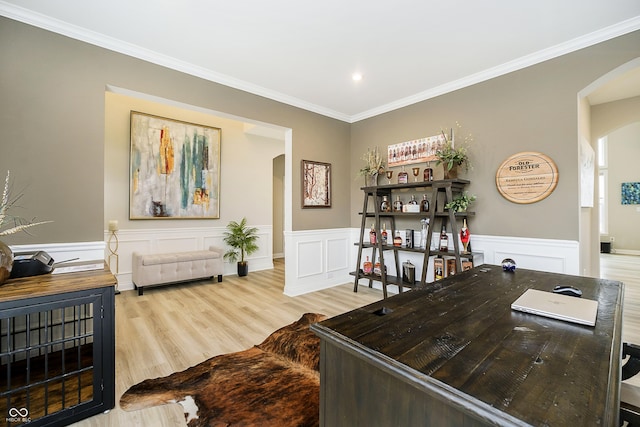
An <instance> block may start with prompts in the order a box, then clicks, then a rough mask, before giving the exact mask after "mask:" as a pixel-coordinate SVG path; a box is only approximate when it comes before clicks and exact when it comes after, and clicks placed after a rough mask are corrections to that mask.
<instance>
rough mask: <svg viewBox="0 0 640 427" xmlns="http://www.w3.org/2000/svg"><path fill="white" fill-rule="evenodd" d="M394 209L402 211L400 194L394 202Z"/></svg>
mask: <svg viewBox="0 0 640 427" xmlns="http://www.w3.org/2000/svg"><path fill="white" fill-rule="evenodd" d="M393 211H394V212H402V200H400V196H397V197H396V201H395V202H393Z"/></svg>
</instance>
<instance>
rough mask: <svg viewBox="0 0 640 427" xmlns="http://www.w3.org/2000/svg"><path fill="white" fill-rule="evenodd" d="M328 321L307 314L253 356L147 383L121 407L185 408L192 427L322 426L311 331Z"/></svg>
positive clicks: (219, 360)
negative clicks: (172, 406) (168, 404)
mask: <svg viewBox="0 0 640 427" xmlns="http://www.w3.org/2000/svg"><path fill="white" fill-rule="evenodd" d="M325 318H326V316H324V315H322V314H313V313H307V314H305V315H303V316H302V317H301V318H300V319H299V320H298V321H296V322H294V323H292V324H290V325H287V326H285V327H283V328H280V329H278V330H277V331H275V332H274V333H272V334H271V335H269V337H267V339H265V340H264V341H263V342H262V343H261V344H258V345H256V346H254V347H252V348H250V349H248V350H244V351H239V352H237V353H229V354H222V355H219V356H215V357H212V358H211V359H209V360H206V361H204V362H202V363H200V364H198V365H196V366H192V367H191V368H188V369H186V370H184V371H182V372H176V373H174V374H171V375H169V376H167V377H163V378H156V379H148V380H144V381H143V382H141V383H139V384H136V385H134V386H133V387H131V388H130V389H129V390H127V391H126V392H125V393H124V394H123V395H122V397H121V398H120V407H121V408H122V409H124V410H126V411H133V410H137V409H143V408H149V407H152V406H157V405H164V404H167V403H180V404H181V405H182V406H183V408H184V413H185V419H186V420H187V425H188V426H189V427H199V426H203V427H204V426H216V427H218V426H278V427H280V426H282V427H287V426H292V427H293V426H317V425H318V424H319V400H320V374H319V372H318V368H319V363H320V342H319V339H318V338H317V337H316V336H315V335H314V333H313V332H311V330H309V325H311V324H313V323H316V322H319V321H321V320H323V319H325Z"/></svg>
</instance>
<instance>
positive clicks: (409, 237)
mask: <svg viewBox="0 0 640 427" xmlns="http://www.w3.org/2000/svg"><path fill="white" fill-rule="evenodd" d="M404 241H405V246H406V247H407V248H409V249H413V246H414V239H413V230H405V238H404Z"/></svg>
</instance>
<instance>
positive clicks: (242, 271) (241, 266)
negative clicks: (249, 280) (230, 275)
mask: <svg viewBox="0 0 640 427" xmlns="http://www.w3.org/2000/svg"><path fill="white" fill-rule="evenodd" d="M247 274H249V263H248V262H247V261H238V276H239V277H244V276H246V275H247Z"/></svg>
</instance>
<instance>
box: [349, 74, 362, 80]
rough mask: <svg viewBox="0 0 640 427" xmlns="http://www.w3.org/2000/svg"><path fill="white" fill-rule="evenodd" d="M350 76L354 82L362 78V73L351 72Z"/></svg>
mask: <svg viewBox="0 0 640 427" xmlns="http://www.w3.org/2000/svg"><path fill="white" fill-rule="evenodd" d="M351 78H352V79H353V81H354V82H359V81H360V80H362V74H360V73H353V74H352V75H351Z"/></svg>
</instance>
